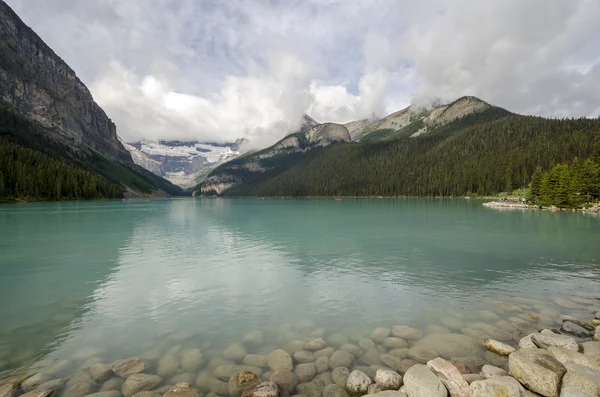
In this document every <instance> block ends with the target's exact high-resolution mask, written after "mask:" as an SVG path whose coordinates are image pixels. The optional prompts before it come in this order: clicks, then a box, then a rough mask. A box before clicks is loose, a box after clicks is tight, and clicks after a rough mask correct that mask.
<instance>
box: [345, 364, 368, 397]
mask: <svg viewBox="0 0 600 397" xmlns="http://www.w3.org/2000/svg"><path fill="white" fill-rule="evenodd" d="M370 384H371V379H370V378H369V377H368V376H367V375H366V374H365V373H364V372H361V371H357V370H354V371H352V372H350V375H348V379H347V380H346V391H347V392H348V393H349V394H350V395H352V396H362V395H364V394H367V389H368V387H369V385H370Z"/></svg>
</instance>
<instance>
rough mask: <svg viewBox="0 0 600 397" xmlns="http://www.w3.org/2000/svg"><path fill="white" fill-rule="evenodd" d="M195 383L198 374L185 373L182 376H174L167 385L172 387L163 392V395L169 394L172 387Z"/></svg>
mask: <svg viewBox="0 0 600 397" xmlns="http://www.w3.org/2000/svg"><path fill="white" fill-rule="evenodd" d="M195 381H196V373H194V372H183V373H181V374H177V375H174V376H172V377H170V378H169V380H168V381H167V383H168V385H169V386H170V387H168V388H167V389H166V390H165V391H164V392H163V394H164V393H166V392H168V391H169V389H170V388H171V387H173V386H175V385H176V384H178V383H194V382H195Z"/></svg>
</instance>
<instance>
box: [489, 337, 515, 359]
mask: <svg viewBox="0 0 600 397" xmlns="http://www.w3.org/2000/svg"><path fill="white" fill-rule="evenodd" d="M483 345H484V346H485V347H486V348H487V349H488V350H489V351H491V352H494V353H497V354H500V355H503V356H508V355H509V354H510V353H512V352H514V351H515V348H514V347H512V346H510V345H507V344H506V343H502V342H498V341H497V340H493V339H486V340H485V341H484V342H483Z"/></svg>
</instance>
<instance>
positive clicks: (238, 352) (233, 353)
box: [222, 345, 248, 362]
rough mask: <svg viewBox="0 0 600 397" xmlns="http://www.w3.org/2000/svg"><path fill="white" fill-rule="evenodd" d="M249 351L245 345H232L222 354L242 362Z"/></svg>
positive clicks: (225, 357)
mask: <svg viewBox="0 0 600 397" xmlns="http://www.w3.org/2000/svg"><path fill="white" fill-rule="evenodd" d="M247 353H248V352H247V351H246V349H245V348H244V347H243V346H240V345H231V346H229V347H228V348H227V349H225V351H224V352H223V354H222V356H223V358H224V359H225V360H231V361H235V362H241V361H242V360H243V359H244V357H245V356H246V354H247Z"/></svg>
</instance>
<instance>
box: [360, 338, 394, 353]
mask: <svg viewBox="0 0 600 397" xmlns="http://www.w3.org/2000/svg"><path fill="white" fill-rule="evenodd" d="M386 338H387V337H386ZM358 346H359V347H360V348H361V349H363V351H364V352H366V351H368V350H369V349H371V348H372V347H375V342H373V341H372V340H371V339H361V340H359V341H358Z"/></svg>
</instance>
